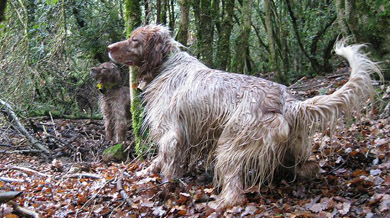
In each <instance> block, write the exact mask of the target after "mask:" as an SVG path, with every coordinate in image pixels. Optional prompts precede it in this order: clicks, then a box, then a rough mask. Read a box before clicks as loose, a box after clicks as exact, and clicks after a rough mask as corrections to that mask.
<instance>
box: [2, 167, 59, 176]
mask: <svg viewBox="0 0 390 218" xmlns="http://www.w3.org/2000/svg"><path fill="white" fill-rule="evenodd" d="M8 168H10V169H13V170H21V171H25V172H29V173H33V174H37V175H39V176H43V177H49V176H51V175H47V174H44V173H41V172H38V171H36V170H33V169H30V168H27V167H20V166H8Z"/></svg>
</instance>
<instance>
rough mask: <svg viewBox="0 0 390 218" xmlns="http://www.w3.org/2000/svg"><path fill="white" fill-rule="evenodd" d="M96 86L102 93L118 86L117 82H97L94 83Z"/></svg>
mask: <svg viewBox="0 0 390 218" xmlns="http://www.w3.org/2000/svg"><path fill="white" fill-rule="evenodd" d="M96 87H97V88H98V90H99V92H100V93H102V94H104V93H105V92H106V91H107V90H109V89H113V88H116V87H118V83H109V84H103V83H98V84H96Z"/></svg>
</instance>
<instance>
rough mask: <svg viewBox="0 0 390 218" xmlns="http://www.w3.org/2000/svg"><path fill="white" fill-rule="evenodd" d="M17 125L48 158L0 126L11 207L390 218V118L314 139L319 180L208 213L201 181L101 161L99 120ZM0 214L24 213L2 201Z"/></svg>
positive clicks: (49, 212)
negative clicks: (13, 194)
mask: <svg viewBox="0 0 390 218" xmlns="http://www.w3.org/2000/svg"><path fill="white" fill-rule="evenodd" d="M347 78H348V74H347V73H343V72H341V73H340V72H339V73H337V74H332V75H328V76H327V77H316V78H312V79H306V78H303V79H302V80H300V81H299V82H297V83H295V84H294V85H293V86H292V88H293V92H294V93H295V94H296V95H298V96H300V97H301V98H307V97H311V96H314V95H318V94H329V93H332V92H333V91H334V90H335V89H336V88H337V87H338V86H340V85H342V84H344V83H345V82H346V81H347ZM389 94H390V93H387V95H389ZM380 98H382V96H381V97H380ZM1 123H3V124H1ZM25 125H26V127H27V128H29V130H31V133H32V134H33V135H34V136H35V137H37V138H38V139H39V140H41V141H42V142H43V143H45V144H46V145H48V146H49V148H50V149H51V150H52V151H53V153H54V156H55V157H56V158H55V160H52V161H48V160H44V159H43V158H42V157H39V156H38V155H37V154H35V153H23V152H24V151H23V150H29V149H30V148H29V145H28V142H27V141H26V139H24V138H23V137H22V136H21V135H20V134H19V133H18V132H16V131H15V130H14V129H12V128H10V127H9V126H8V125H7V124H6V123H5V122H0V192H5V191H22V192H23V193H22V194H21V195H20V196H19V197H17V198H15V199H14V202H16V205H19V206H21V207H23V208H26V209H28V210H31V211H35V213H36V214H39V215H40V217H181V216H185V217H367V218H370V217H390V215H389V214H390V118H388V117H385V118H379V114H377V112H376V110H369V112H368V113H367V115H363V116H362V117H360V118H353V119H348V120H344V122H340V123H339V124H338V126H337V128H336V131H333V132H330V131H328V132H326V133H321V134H320V133H318V134H315V135H314V136H313V155H312V157H311V159H314V160H317V161H318V162H319V164H320V167H321V172H320V175H319V176H318V177H317V178H313V179H312V180H310V181H295V182H288V181H281V182H280V183H278V184H272V185H270V186H263V187H262V188H261V190H260V193H258V192H256V191H253V192H248V193H246V199H247V202H246V203H245V204H243V205H240V206H236V207H231V208H226V209H224V210H217V211H216V210H214V209H211V208H210V207H209V206H208V202H209V201H213V200H214V199H215V197H216V195H217V193H218V190H216V189H214V188H213V186H212V178H211V176H210V175H209V174H206V173H201V174H200V175H199V174H198V175H197V176H186V177H183V178H181V179H178V180H175V181H172V182H163V179H162V178H161V177H160V176H159V175H153V176H150V177H137V175H136V172H138V171H140V170H141V169H143V168H145V167H147V166H148V165H149V163H150V162H149V161H150V158H147V159H146V160H139V159H134V156H133V153H132V151H130V155H129V161H126V162H123V163H115V162H109V163H104V162H103V161H102V158H101V156H102V155H101V154H102V151H103V150H104V149H105V148H107V147H108V146H109V144H108V143H107V142H104V140H103V138H104V137H103V136H104V128H103V123H102V121H100V120H99V121H96V120H92V121H91V120H65V119H55V120H51V119H48V120H47V119H40V118H34V119H32V120H31V121H30V122H26V123H25ZM129 135H131V133H130V132H129ZM130 139H131V138H130V137H129V142H128V143H129V144H131V140H130ZM254 190H255V189H254ZM123 193H126V194H127V196H128V199H127V201H126V200H125V198H126V197H124V196H123V195H122V194H123ZM14 205H15V204H14ZM1 214H2V215H1ZM3 216H4V217H8V218H10V217H24V216H25V215H23V213H21V212H18V211H16V210H15V209H14V207H13V206H12V205H11V204H10V203H6V204H1V206H0V217H3Z"/></svg>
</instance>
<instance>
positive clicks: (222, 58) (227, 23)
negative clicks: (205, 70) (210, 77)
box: [215, 0, 234, 70]
mask: <svg viewBox="0 0 390 218" xmlns="http://www.w3.org/2000/svg"><path fill="white" fill-rule="evenodd" d="M222 10H223V15H224V16H223V20H222V24H221V28H220V31H219V37H218V45H217V55H216V59H215V65H216V68H218V69H220V70H228V68H229V67H230V66H229V65H230V58H231V55H230V36H231V33H232V29H233V13H234V0H227V1H225V2H224V6H223V9H222Z"/></svg>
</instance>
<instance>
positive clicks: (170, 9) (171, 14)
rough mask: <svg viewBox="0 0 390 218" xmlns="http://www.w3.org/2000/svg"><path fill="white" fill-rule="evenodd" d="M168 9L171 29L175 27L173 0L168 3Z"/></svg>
mask: <svg viewBox="0 0 390 218" xmlns="http://www.w3.org/2000/svg"><path fill="white" fill-rule="evenodd" d="M168 11H169V28H170V29H171V30H172V31H173V30H174V29H175V5H174V2H173V0H171V1H170V2H169V4H168Z"/></svg>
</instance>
